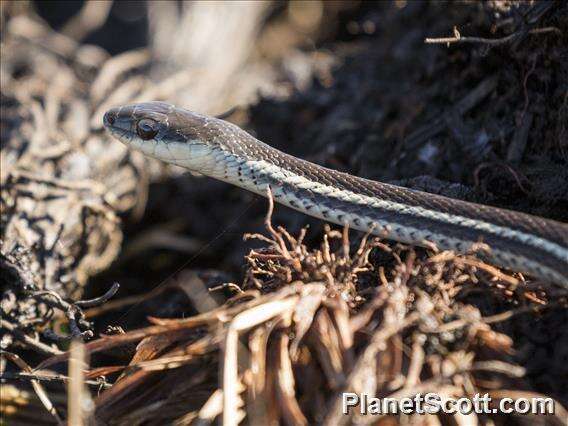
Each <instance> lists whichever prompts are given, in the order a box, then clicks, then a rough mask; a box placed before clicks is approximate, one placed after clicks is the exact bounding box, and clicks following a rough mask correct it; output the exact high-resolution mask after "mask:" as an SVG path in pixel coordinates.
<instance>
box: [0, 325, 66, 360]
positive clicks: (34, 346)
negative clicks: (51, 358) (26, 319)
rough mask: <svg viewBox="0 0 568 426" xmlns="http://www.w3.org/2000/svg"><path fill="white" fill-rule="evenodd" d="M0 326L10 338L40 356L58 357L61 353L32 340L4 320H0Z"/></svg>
mask: <svg viewBox="0 0 568 426" xmlns="http://www.w3.org/2000/svg"><path fill="white" fill-rule="evenodd" d="M0 326H1V327H2V328H3V329H5V330H7V331H8V332H9V333H10V334H11V335H12V336H14V337H15V338H16V339H18V340H19V341H20V342H22V343H24V344H25V345H27V346H28V347H29V348H30V349H32V350H34V351H36V352H39V353H40V354H43V355H60V354H62V353H63V352H62V351H60V350H59V349H56V348H52V347H51V346H49V345H46V344H45V343H42V342H39V341H37V340H35V339H32V338H31V337H30V336H28V335H27V334H25V333H24V332H23V331H22V330H19V329H18V328H17V327H16V326H15V325H14V324H12V323H10V322H8V321H6V320H4V319H0Z"/></svg>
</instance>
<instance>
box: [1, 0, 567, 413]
mask: <svg viewBox="0 0 568 426" xmlns="http://www.w3.org/2000/svg"><path fill="white" fill-rule="evenodd" d="M567 22H568V8H567V6H566V4H565V3H564V2H560V1H544V2H534V1H504V0H503V1H501V0H492V1H488V2H483V3H480V2H476V1H471V2H470V1H466V2H437V1H431V2H430V1H405V0H396V1H389V2H387V1H384V2H367V1H316V0H313V1H230V2H229V1H226V2H223V1H218V2H217V1H202V2H201V1H192V2H185V1H183V2H182V1H146V2H144V1H114V2H113V1H72V2H70V1H3V2H2V3H1V4H0V24H1V55H2V61H1V64H0V70H1V78H0V89H1V95H0V96H1V97H0V105H1V113H2V121H1V127H0V132H1V133H0V138H1V144H2V150H1V154H0V161H1V170H0V182H1V184H2V197H1V207H2V217H1V223H2V237H1V246H0V248H1V253H2V263H1V267H2V271H3V275H4V277H8V278H2V281H1V285H2V291H3V296H2V297H3V299H2V309H3V315H5V316H6V318H8V319H10V321H13V322H14V324H19V327H20V328H21V329H22V330H25V331H26V333H31V334H33V333H36V334H34V335H35V336H38V335H39V334H37V331H36V328H37V324H42V321H43V322H45V319H46V318H47V316H48V312H49V309H48V308H46V307H45V306H44V305H43V304H41V303H38V301H37V300H36V299H34V298H27V299H26V298H22V296H21V292H22V289H23V288H29V287H30V286H32V287H33V288H36V289H47V290H49V291H54V292H56V293H57V294H59V295H60V296H61V297H64V298H71V299H75V300H76V299H79V298H83V297H87V298H88V297H95V296H99V295H100V294H102V293H104V292H105V291H107V290H108V288H110V286H111V284H112V283H113V282H118V283H120V285H121V289H120V291H119V293H118V294H117V295H116V296H115V298H114V299H113V300H111V301H110V302H108V303H107V304H105V305H103V306H102V307H100V309H99V308H93V310H92V311H91V312H88V316H89V319H96V321H95V324H94V327H95V328H94V329H95V331H96V332H100V331H104V330H105V329H107V327H108V326H111V325H112V326H117V327H123V328H124V329H132V328H134V327H139V326H141V325H144V324H147V319H146V318H147V316H148V315H152V316H161V317H171V316H178V317H179V316H180V315H184V316H189V315H192V314H195V313H197V312H199V311H200V310H203V309H209V308H210V307H211V306H215V304H216V303H220V301H222V300H223V296H224V297H227V296H230V295H231V291H229V290H227V291H226V292H225V290H223V291H220V292H217V293H219V294H218V295H219V296H220V299H219V300H218V301H217V302H215V301H211V303H212V305H207V306H203V307H201V308H200V307H199V306H195V304H193V305H192V304H191V303H189V305H188V299H189V300H190V302H191V300H192V297H194V289H195V288H196V287H200V288H205V289H206V288H211V287H215V286H218V285H220V284H223V283H230V282H231V283H232V282H241V281H242V278H243V274H244V266H243V265H244V262H243V256H245V255H246V254H247V252H248V250H250V248H251V247H255V243H251V242H244V241H243V239H242V236H243V234H244V233H246V232H260V231H262V230H263V220H264V215H265V213H266V207H267V205H266V201H265V200H264V199H261V198H259V197H257V196H255V195H253V194H249V193H246V192H244V191H242V190H239V189H237V188H233V187H230V186H228V185H226V184H223V183H220V182H215V181H213V180H211V179H208V178H204V177H202V176H197V175H191V174H188V173H186V171H184V170H182V169H179V168H176V167H173V166H165V165H163V164H160V163H158V162H156V161H153V160H151V159H148V158H145V157H143V156H142V155H140V154H138V153H134V152H129V151H128V150H127V149H126V148H125V147H124V146H123V145H122V144H120V143H119V142H117V141H115V140H112V138H110V137H109V136H108V135H106V134H105V132H104V130H103V128H102V115H103V114H104V112H105V111H106V110H107V109H108V108H110V107H112V106H116V105H122V104H127V103H134V102H140V101H148V100H165V101H168V102H171V103H174V104H176V105H178V106H181V107H185V108H188V109H191V110H194V111H199V112H202V113H207V114H211V115H217V114H225V115H226V116H227V119H228V120H229V121H232V122H234V123H236V124H238V125H240V126H242V127H243V128H245V129H246V130H247V131H249V132H251V133H252V134H253V135H255V136H256V137H258V138H259V139H260V140H262V141H264V142H266V143H269V144H271V145H273V146H275V147H277V148H279V149H281V150H283V151H285V152H288V153H290V154H293V155H296V156H299V157H301V158H305V159H307V160H310V161H313V162H316V163H318V164H322V165H325V166H328V167H331V168H334V169H337V170H342V171H347V172H350V173H353V174H356V175H358V176H362V177H366V178H370V179H376V180H381V181H385V182H391V183H395V184H399V185H403V186H408V187H412V188H415V189H420V190H424V191H429V192H434V193H439V194H443V195H447V196H450V197H455V198H461V199H465V200H469V201H475V202H479V203H483V204H492V205H497V206H501V207H506V208H511V209H516V210H521V211H525V212H529V213H532V214H536V215H541V216H545V217H549V218H553V219H556V220H561V221H568V213H567V212H568V167H567V164H568V126H567V123H568V96H567V95H566V93H568V71H567V70H568V58H567V56H566V46H567V45H568V40H567V35H566V34H567V33H566V31H567V30H568V24H567ZM543 28H544V29H545V30H544V31H542V29H543ZM456 29H457V30H458V31H459V33H460V34H461V36H465V37H476V38H477V39H478V40H477V41H473V42H470V41H467V42H464V41H460V40H459V37H457V36H456V33H455V31H456ZM537 29H538V30H537ZM440 37H445V38H448V37H449V38H450V39H451V38H453V40H451V41H449V42H448V41H446V42H435V43H425V39H427V38H440ZM487 40H489V41H487ZM275 222H276V223H277V224H281V225H284V226H285V227H286V228H287V229H289V230H290V231H293V232H298V231H299V229H300V228H301V227H302V226H305V225H309V226H310V231H309V233H308V237H307V241H308V242H309V243H310V242H311V243H314V242H317V241H319V240H320V238H321V235H322V224H321V222H319V221H316V220H313V219H310V218H308V217H306V216H304V215H301V214H298V213H296V212H294V211H292V210H289V209H287V208H284V207H277V209H276V215H275ZM26 286H28V287H26ZM149 295H150V296H149ZM215 297H217V296H216V295H215ZM471 297H473V298H475V300H476V303H477V306H478V307H479V308H480V309H481V310H482V311H484V312H487V313H491V312H492V309H495V305H494V304H492V303H493V302H490V301H486V300H484V299H483V297H481V296H480V297H478V296H476V295H472V296H471ZM567 320H568V317H566V314H565V312H564V313H563V314H562V315H560V314H557V315H551V316H550V318H548V319H546V320H543V322H541V323H539V324H541V326H542V327H541V326H534V327H533V326H532V325H531V326H530V327H529V326H527V325H526V324H524V325H523V323H519V324H517V325H516V327H518V328H516V329H514V330H513V331H510V332H511V334H514V333H519V334H523V335H531V336H536V335H538V336H539V337H538V339H537V340H535V341H532V340H531V339H528V340H527V341H523V342H522V344H521V346H523V348H524V349H523V351H522V352H521V355H520V356H521V359H520V360H519V362H521V363H522V364H523V365H524V366H525V367H526V368H527V374H528V377H529V380H531V381H532V382H531V383H532V385H533V386H534V387H535V388H536V389H541V390H545V391H546V392H549V393H550V394H552V395H554V396H556V397H557V398H560V399H561V400H563V401H564V402H567V400H566V394H565V393H564V394H563V393H562V392H561V389H562V386H564V385H565V383H566V382H565V381H564V382H562V381H559V379H558V377H561V376H562V374H560V373H559V372H560V371H563V372H564V373H566V371H567V370H566V368H567V365H568V363H567V362H566V359H567V358H566V357H567V356H568V355H567V353H568V352H567V348H568V345H565V344H562V342H566V341H567V339H568V332H567V331H566V327H564V326H563V325H564V324H565V323H566V321H567ZM543 336H545V337H543ZM42 339H43V337H42ZM2 344H3V347H4V348H7V347H10V346H11V345H12V344H14V340H13V337H12V336H11V335H9V334H4V335H3V337H2ZM547 345H549V346H547ZM538 346H540V347H547V348H548V349H546V351H547V352H546V354H541V355H542V356H535V355H534V354H535V351H537V347H538ZM30 356H32V355H30ZM531 363H532V364H531ZM547 364H548V366H549V367H550V366H551V365H554V366H555V368H551V369H550V371H554V372H555V373H553V374H548V373H546V372H545V371H544V370H546V368H545V366H546V365H547ZM564 377H566V375H564ZM564 389H565V387H564ZM562 398H563V399H562Z"/></svg>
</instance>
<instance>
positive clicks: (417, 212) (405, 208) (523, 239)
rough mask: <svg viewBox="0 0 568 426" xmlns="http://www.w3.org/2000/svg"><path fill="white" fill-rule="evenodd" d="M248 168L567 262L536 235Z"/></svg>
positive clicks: (257, 164)
mask: <svg viewBox="0 0 568 426" xmlns="http://www.w3.org/2000/svg"><path fill="white" fill-rule="evenodd" d="M247 163H248V164H249V166H250V167H251V168H253V169H256V172H257V173H259V172H260V173H266V174H267V175H269V176H270V177H271V178H272V179H274V180H277V181H278V180H280V181H282V182H284V183H287V184H290V185H294V186H296V187H300V188H304V189H309V190H310V191H313V192H316V193H317V194H320V195H325V196H327V197H333V198H337V199H341V200H347V201H349V202H351V203H353V204H359V205H364V206H371V207H376V208H377V209H381V210H386V211H392V212H404V213H407V214H410V215H413V216H418V217H423V218H426V219H432V220H439V221H442V222H446V223H450V224H452V225H461V226H465V227H468V228H473V229H476V230H478V231H485V232H488V233H490V234H493V235H497V236H500V237H505V238H509V239H511V240H515V241H518V242H520V243H523V244H528V245H530V246H532V247H535V248H538V249H543V250H545V251H547V252H548V253H550V254H552V255H554V256H555V257H557V258H558V259H560V260H563V261H565V262H568V249H567V248H565V247H562V246H560V245H559V244H556V243H554V242H551V241H548V240H545V239H543V238H540V237H537V236H535V235H531V234H527V233H524V232H521V231H517V230H514V229H511V228H506V227H503V226H499V225H495V224H492V223H488V222H484V221H481V220H477V219H471V218H468V217H463V216H458V215H451V214H448V213H444V212H439V211H436V210H428V209H426V208H423V207H418V206H409V205H406V204H401V203H396V202H392V201H385V200H381V199H378V198H374V197H369V196H366V195H362V194H356V193H354V192H352V191H347V190H340V189H337V188H334V187H331V186H329V185H324V184H321V183H319V182H314V181H310V180H309V179H306V178H305V177H303V176H300V175H297V174H295V173H292V172H290V171H288V170H285V169H283V168H281V167H278V166H275V165H274V164H271V163H269V162H267V161H265V160H259V161H250V162H247Z"/></svg>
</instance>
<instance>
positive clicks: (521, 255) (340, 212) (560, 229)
mask: <svg viewBox="0 0 568 426" xmlns="http://www.w3.org/2000/svg"><path fill="white" fill-rule="evenodd" d="M104 124H105V127H106V128H107V129H108V130H109V131H110V132H111V134H113V135H114V136H115V137H116V138H117V139H119V140H120V141H121V142H123V143H125V144H127V145H129V146H131V147H132V148H135V149H137V150H139V151H142V152H143V153H145V154H147V155H149V156H151V157H155V158H158V159H160V160H162V161H166V162H168V163H173V164H177V165H179V166H182V167H185V168H187V169H189V170H192V171H195V172H199V173H202V174H204V175H207V176H210V177H213V178H216V179H219V180H223V181H225V182H228V183H231V184H233V185H237V186H239V187H242V188H245V189H248V190H250V191H253V192H255V193H258V194H261V195H266V194H267V187H268V186H269V187H270V188H271V190H272V193H273V196H274V199H275V200H276V201H278V202H280V203H282V204H284V205H287V206H289V207H292V208H294V209H296V210H299V211H301V212H304V213H306V214H309V215H311V216H315V217H318V218H321V219H324V220H327V221H330V222H333V223H337V224H342V225H343V224H347V225H349V226H350V227H352V228H354V229H358V230H361V231H368V230H370V229H372V230H373V233H375V234H378V235H382V236H384V237H386V238H388V239H392V240H396V241H401V242H404V243H408V244H416V245H422V246H425V245H426V246H427V245H428V243H427V242H431V243H434V244H436V246H437V247H438V248H440V249H451V250H455V251H456V252H459V253H468V252H470V250H471V249H472V246H474V245H476V243H479V242H482V243H484V244H486V245H487V246H488V247H489V251H481V252H478V256H480V257H482V258H483V259H484V260H487V261H490V262H492V263H495V264H497V265H499V266H503V267H506V268H510V269H512V270H515V271H519V272H528V273H530V274H532V275H534V276H536V277H539V278H541V279H543V280H545V281H551V282H554V283H557V284H560V285H563V286H565V287H568V225H566V224H564V223H560V222H556V221H553V220H548V219H544V218H541V217H536V216H531V215H528V214H524V213H520V212H515V211H510V210H505V209H500V208H496V207H490V206H486V205H480V204H474V203H468V202H465V201H460V200H454V199H451V198H446V197H442V196H439V195H434V194H429V193H425V192H420V191H415V190H411V189H407V188H403V187H398V186H394V185H389V184H385V183H381V182H375V181H371V180H368V179H363V178H359V177H356V176H352V175H350V174H347V173H342V172H338V171H336V170H332V169H328V168H325V167H322V166H319V165H316V164H313V163H310V162H308V161H305V160H301V159H298V158H296V157H293V156H291V155H288V154H285V153H283V152H281V151H278V150H277V149H275V148H272V147H271V146H269V145H266V144H265V143H263V142H261V141H259V140H257V139H255V138H254V137H253V136H251V135H250V134H249V133H247V132H245V131H244V130H242V129H240V128H239V127H237V126H235V125H233V124H231V123H228V122H226V121H223V120H220V119H217V118H213V117H208V116H205V115H201V114H197V113H194V112H191V111H187V110H185V109H181V108H177V107H174V106H173V105H170V104H167V103H163V102H147V103H142V104H136V105H129V106H123V107H119V108H114V109H112V110H110V111H108V112H107V113H106V114H105V117H104ZM477 245H478V244H477Z"/></svg>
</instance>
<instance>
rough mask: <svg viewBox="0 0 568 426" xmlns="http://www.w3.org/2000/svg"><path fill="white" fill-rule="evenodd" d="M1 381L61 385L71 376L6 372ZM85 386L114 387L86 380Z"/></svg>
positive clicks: (97, 381)
mask: <svg viewBox="0 0 568 426" xmlns="http://www.w3.org/2000/svg"><path fill="white" fill-rule="evenodd" d="M0 379H1V380H39V381H40V382H61V383H68V382H69V376H65V375H64V374H53V373H45V374H42V373H39V372H37V371H36V372H34V373H28V372H26V371H20V372H4V373H2V374H0ZM85 384H87V385H90V386H95V387H97V388H100V387H103V388H105V389H106V388H111V387H112V385H111V384H110V383H106V382H104V381H102V380H100V381H99V380H85Z"/></svg>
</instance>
